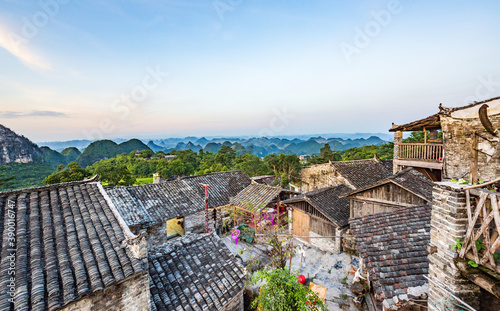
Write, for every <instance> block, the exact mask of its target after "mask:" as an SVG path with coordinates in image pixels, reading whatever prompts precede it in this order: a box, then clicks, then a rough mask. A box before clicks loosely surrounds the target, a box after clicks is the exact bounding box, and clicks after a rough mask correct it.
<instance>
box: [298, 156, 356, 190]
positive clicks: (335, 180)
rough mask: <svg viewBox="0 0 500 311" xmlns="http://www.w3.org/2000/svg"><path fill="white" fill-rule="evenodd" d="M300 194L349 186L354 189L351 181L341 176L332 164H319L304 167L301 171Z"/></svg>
mask: <svg viewBox="0 0 500 311" xmlns="http://www.w3.org/2000/svg"><path fill="white" fill-rule="evenodd" d="M300 180H301V182H302V183H301V185H300V192H309V191H312V190H316V189H320V188H325V187H330V186H338V185H347V186H348V187H351V188H353V189H354V186H352V185H351V184H350V183H349V181H347V180H346V179H345V178H344V177H343V176H342V175H340V174H339V173H338V172H337V171H336V170H335V169H334V168H333V166H332V165H331V164H330V163H324V164H317V165H311V166H307V167H304V168H303V169H302V170H301V171H300Z"/></svg>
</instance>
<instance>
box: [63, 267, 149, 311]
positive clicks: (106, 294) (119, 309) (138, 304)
mask: <svg viewBox="0 0 500 311" xmlns="http://www.w3.org/2000/svg"><path fill="white" fill-rule="evenodd" d="M61 310H63V311H77V310H78V311H102V310H106V311H138V310H141V311H143V310H151V306H150V294H149V276H148V274H147V273H146V272H142V273H136V274H134V275H132V276H130V277H129V278H127V279H125V280H123V281H122V282H120V283H118V284H116V285H114V286H110V287H107V288H105V289H104V290H101V291H98V292H96V293H94V294H92V295H90V296H87V297H84V298H83V299H81V300H79V301H77V302H75V303H72V304H70V305H68V306H66V307H65V308H63V309H61Z"/></svg>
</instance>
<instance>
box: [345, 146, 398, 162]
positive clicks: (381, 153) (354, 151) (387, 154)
mask: <svg viewBox="0 0 500 311" xmlns="http://www.w3.org/2000/svg"><path fill="white" fill-rule="evenodd" d="M393 154H394V143H387V144H382V145H366V146H363V147H356V148H350V149H347V150H345V151H344V152H343V153H342V161H350V160H363V159H370V158H373V157H374V155H377V156H378V157H379V158H380V159H382V160H387V159H392V157H393Z"/></svg>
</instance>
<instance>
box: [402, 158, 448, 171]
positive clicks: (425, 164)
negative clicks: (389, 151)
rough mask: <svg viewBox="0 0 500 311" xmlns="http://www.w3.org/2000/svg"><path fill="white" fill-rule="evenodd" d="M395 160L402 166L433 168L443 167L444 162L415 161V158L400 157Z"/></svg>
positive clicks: (439, 168) (440, 168)
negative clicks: (401, 158) (405, 158)
mask: <svg viewBox="0 0 500 311" xmlns="http://www.w3.org/2000/svg"><path fill="white" fill-rule="evenodd" d="M393 162H394V163H395V164H397V165H401V166H412V167H423V168H432V169H436V170H442V169H443V163H442V162H430V161H413V160H400V159H394V160H393Z"/></svg>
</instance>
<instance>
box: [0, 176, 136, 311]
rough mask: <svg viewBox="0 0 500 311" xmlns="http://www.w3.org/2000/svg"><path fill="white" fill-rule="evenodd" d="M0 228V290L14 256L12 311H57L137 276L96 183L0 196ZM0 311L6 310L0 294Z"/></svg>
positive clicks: (119, 223)
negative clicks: (13, 238) (13, 303)
mask: <svg viewBox="0 0 500 311" xmlns="http://www.w3.org/2000/svg"><path fill="white" fill-rule="evenodd" d="M0 223H1V224H2V226H0V232H1V233H2V236H3V238H2V239H0V247H1V252H2V259H3V260H2V263H1V265H2V271H3V272H2V274H1V275H0V283H1V284H4V285H5V286H6V284H7V282H8V278H9V277H10V276H9V275H8V274H7V271H8V267H9V261H8V260H7V259H6V258H8V254H11V253H14V254H15V255H14V256H15V262H16V266H15V269H16V270H15V272H16V282H15V293H16V294H15V297H14V299H15V304H16V310H58V309H61V308H63V307H65V306H67V305H68V304H70V303H72V302H75V301H78V300H80V299H82V298H83V297H85V296H87V295H90V294H92V293H94V292H96V291H99V290H102V289H104V288H107V287H109V286H111V285H114V284H116V283H118V282H120V281H122V280H124V279H126V278H128V277H129V276H131V275H133V274H136V273H138V272H145V270H144V268H143V265H142V262H141V260H140V259H139V258H137V257H136V256H135V255H134V254H133V253H132V252H131V250H130V249H129V248H128V247H124V246H123V245H124V244H123V242H124V241H125V240H129V239H133V238H135V236H134V235H133V234H132V233H131V232H130V231H129V229H128V227H127V226H126V225H125V224H124V222H123V220H122V219H121V217H120V216H119V214H118V212H117V211H116V209H115V207H114V206H113V204H112V203H111V202H110V201H109V198H107V196H106V194H105V192H104V190H103V189H102V186H101V184H100V183H99V182H98V181H97V178H94V179H92V180H88V181H81V182H69V183H62V184H55V185H50V186H45V187H37V188H29V189H21V190H15V191H9V192H0ZM11 232H14V233H15V240H14V241H12V240H11V239H9V237H10V235H9V233H11ZM7 242H8V243H7ZM0 309H1V310H9V309H12V306H11V303H10V302H9V297H8V294H7V291H6V290H2V291H1V293H0Z"/></svg>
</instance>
